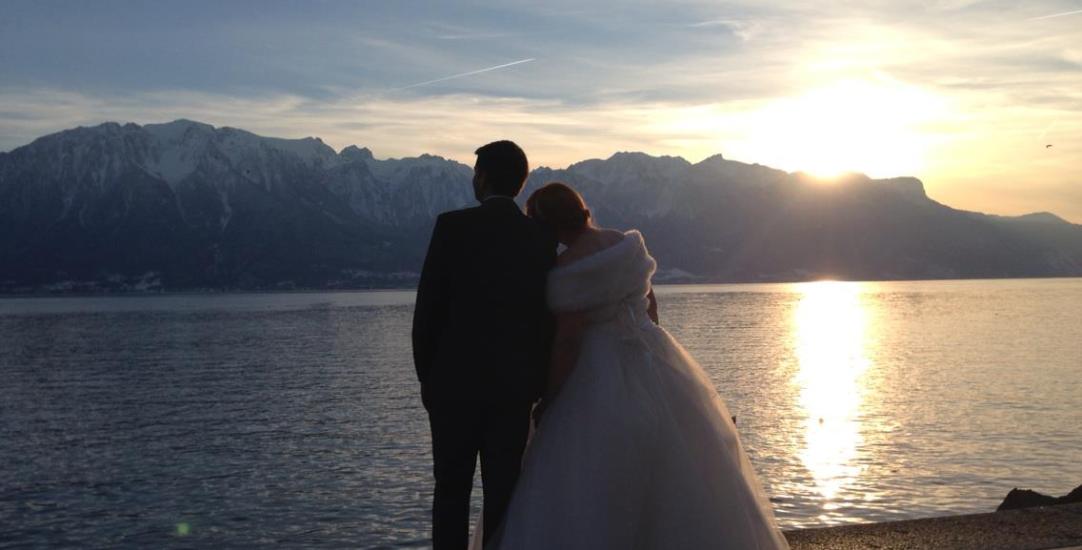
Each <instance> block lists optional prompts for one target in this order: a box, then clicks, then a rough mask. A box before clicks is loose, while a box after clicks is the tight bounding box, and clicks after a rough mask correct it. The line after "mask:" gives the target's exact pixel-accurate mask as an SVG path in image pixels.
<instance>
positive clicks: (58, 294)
mask: <svg viewBox="0 0 1082 550" xmlns="http://www.w3.org/2000/svg"><path fill="white" fill-rule="evenodd" d="M1052 279H1062V280H1071V279H1082V276H1068V275H1049V276H1038V277H965V278H953V277H943V278H927V279H829V278H824V279H777V280H760V281H747V280H735V281H725V280H705V281H678V282H676V281H674V282H669V281H665V282H655V283H654V284H655V286H658V287H693V286H727V285H734V286H735V285H775V284H801V283H816V282H828V281H829V282H845V283H921V282H951V281H957V282H963V281H1044V280H1052ZM416 289H417V286H416V285H415V284H411V285H402V286H372V287H360V286H358V287H348V288H334V287H300V288H191V289H175V290H110V289H99V290H33V291H26V292H21V291H9V290H2V289H0V299H4V298H64V297H68V298H77V297H107V296H108V297H125V296H132V297H139V296H143V297H145V296H191V295H208V294H222V295H225V294H316V293H323V292H400V291H413V290H416Z"/></svg>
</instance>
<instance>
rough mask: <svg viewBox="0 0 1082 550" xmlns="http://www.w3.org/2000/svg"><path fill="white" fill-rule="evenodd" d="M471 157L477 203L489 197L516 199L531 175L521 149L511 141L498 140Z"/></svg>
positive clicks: (474, 193)
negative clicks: (475, 159) (474, 161)
mask: <svg viewBox="0 0 1082 550" xmlns="http://www.w3.org/2000/svg"><path fill="white" fill-rule="evenodd" d="M474 154H476V155H477V163H476V164H474V166H473V195H474V197H476V198H477V200H484V198H485V197H489V196H492V195H503V196H506V197H515V196H518V194H519V192H521V191H522V186H523V185H525V184H526V175H527V174H529V172H530V163H529V162H528V161H527V160H526V153H524V152H522V148H520V147H519V146H518V145H515V142H513V141H508V140H501V141H493V142H492V143H489V144H488V145H483V146H481V147H479V148H478V149H477V150H476V151H474Z"/></svg>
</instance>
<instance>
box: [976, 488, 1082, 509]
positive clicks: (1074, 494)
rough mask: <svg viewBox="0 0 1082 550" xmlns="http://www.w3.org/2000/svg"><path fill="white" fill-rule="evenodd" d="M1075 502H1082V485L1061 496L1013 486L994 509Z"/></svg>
mask: <svg viewBox="0 0 1082 550" xmlns="http://www.w3.org/2000/svg"><path fill="white" fill-rule="evenodd" d="M1075 502H1082V485H1079V486H1078V487H1075V488H1074V490H1073V491H1071V492H1070V493H1067V494H1066V495H1064V496H1061V497H1053V496H1048V495H1044V494H1041V493H1038V492H1037V491H1031V490H1029V489H1019V488H1017V487H1015V488H1014V489H1011V492H1009V493H1007V498H1005V499H1003V502H1002V503H1000V505H999V507H998V508H996V511H997V512H1000V511H1003V510H1018V509H1020V508H1032V507H1034V506H1054V505H1057V504H1070V503H1075Z"/></svg>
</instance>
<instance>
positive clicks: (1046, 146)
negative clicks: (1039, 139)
mask: <svg viewBox="0 0 1082 550" xmlns="http://www.w3.org/2000/svg"><path fill="white" fill-rule="evenodd" d="M1051 146H1052V144H1051V143H1049V144H1048V145H1045V146H1044V148H1045V149H1048V148H1049V147H1051Z"/></svg>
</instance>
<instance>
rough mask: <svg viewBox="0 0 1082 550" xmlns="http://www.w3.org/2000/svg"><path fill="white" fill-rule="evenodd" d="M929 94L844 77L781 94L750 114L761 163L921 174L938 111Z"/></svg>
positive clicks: (834, 171) (826, 173)
mask: <svg viewBox="0 0 1082 550" xmlns="http://www.w3.org/2000/svg"><path fill="white" fill-rule="evenodd" d="M943 109H944V107H943V102H942V101H941V100H940V99H939V98H938V97H937V96H935V95H934V94H932V93H930V92H927V91H924V90H921V89H920V88H917V87H914V86H909V85H906V84H903V83H900V82H897V81H894V80H891V79H887V78H877V79H873V80H844V81H838V82H835V83H833V84H830V85H826V86H823V87H820V88H815V89H812V90H810V91H808V92H805V93H803V94H800V95H798V96H796V97H790V98H785V99H780V100H777V101H775V102H772V103H770V104H768V105H767V106H765V107H763V108H762V109H761V110H759V111H758V112H757V113H756V114H755V115H754V118H755V119H756V123H755V125H754V128H755V130H754V135H753V137H752V142H753V143H754V145H753V146H754V148H755V149H756V150H757V151H759V152H761V154H760V155H756V157H758V158H759V161H760V162H762V163H764V164H768V165H772V166H777V167H780V168H784V169H786V170H791V171H803V172H807V173H810V174H812V175H815V176H819V177H831V176H836V175H838V174H841V173H844V172H862V173H865V174H868V175H870V176H872V177H889V176H902V175H919V174H920V173H921V172H922V169H923V168H924V161H925V155H926V152H927V150H928V149H929V147H930V146H931V143H930V142H931V137H930V136H929V135H928V134H926V133H924V132H922V129H921V126H922V125H925V124H927V123H929V122H931V121H932V120H934V119H935V118H936V117H937V116H938V115H939V114H940V113H941V112H942V111H943Z"/></svg>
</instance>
